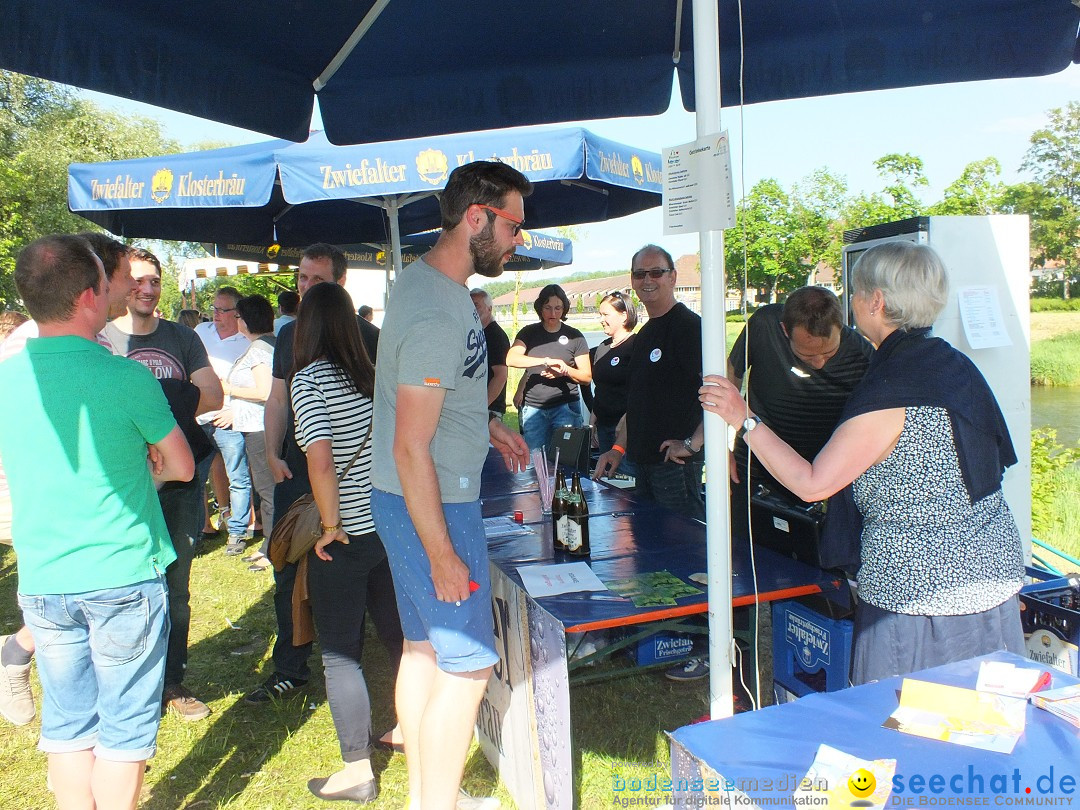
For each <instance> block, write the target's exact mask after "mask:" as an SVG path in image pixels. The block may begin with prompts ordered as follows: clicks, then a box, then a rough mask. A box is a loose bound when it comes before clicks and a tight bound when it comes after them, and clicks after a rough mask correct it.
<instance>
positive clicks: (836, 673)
mask: <svg viewBox="0 0 1080 810" xmlns="http://www.w3.org/2000/svg"><path fill="white" fill-rule="evenodd" d="M817 604H824V600H820V601H819V602H818V603H817ZM772 630H773V680H774V681H775V682H776V685H777V686H779V687H782V688H783V690H785V692H787V693H790V694H791V695H795V696H798V697H802V696H803V695H808V694H810V693H811V692H835V691H837V690H839V689H843V688H844V687H846V686H847V685H848V673H849V671H850V669H851V649H852V635H853V632H854V627H853V624H852V621H851V620H850V619H846V618H830V617H829V616H825V615H823V614H822V613H819V612H818V611H816V610H812V609H811V608H809V607H808V606H806V605H804V604H800V603H799V602H794V601H787V602H774V603H773V615H772ZM777 694H778V695H783V694H784V693H783V692H779V691H778V693H777ZM785 697H786V695H785Z"/></svg>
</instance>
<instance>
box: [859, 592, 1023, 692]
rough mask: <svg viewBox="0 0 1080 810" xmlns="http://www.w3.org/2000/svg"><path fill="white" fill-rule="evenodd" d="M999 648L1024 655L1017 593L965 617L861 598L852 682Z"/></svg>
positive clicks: (886, 676) (908, 670)
mask: <svg viewBox="0 0 1080 810" xmlns="http://www.w3.org/2000/svg"><path fill="white" fill-rule="evenodd" d="M996 650H1008V651H1009V652H1014V653H1018V654H1020V655H1024V631H1023V630H1022V629H1021V627H1020V602H1019V600H1018V599H1017V598H1016V596H1012V597H1010V598H1009V599H1007V600H1005V601H1004V602H1003V603H1001V604H1000V605H998V606H997V607H995V608H990V610H985V611H983V612H982V613H969V614H966V615H963V616H912V615H909V614H906V613H893V612H891V611H888V610H882V609H881V608H879V607H875V606H874V605H871V604H869V603H867V602H860V603H859V606H858V607H857V608H856V610H855V649H854V651H853V652H852V661H851V683H852V685H853V686H858V685H859V684H861V683H868V682H870V681H878V680H881V679H882V678H891V677H893V676H895V675H907V674H908V673H911V672H916V671H918V670H920V669H927V668H929V667H936V666H940V665H941V664H949V663H952V662H953V661H963V660H965V659H968V658H974V657H975V656H978V655H985V654H986V653H991V652H994V651H996Z"/></svg>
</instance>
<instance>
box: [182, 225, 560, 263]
mask: <svg viewBox="0 0 1080 810" xmlns="http://www.w3.org/2000/svg"><path fill="white" fill-rule="evenodd" d="M438 235H439V232H438V231H427V232H425V233H417V234H411V235H409V236H406V237H404V241H405V244H404V245H402V247H401V251H402V261H403V262H404V264H405V265H408V264H409V263H410V262H412V261H414V260H415V259H418V258H420V256H422V255H423V254H424V253H426V252H427V251H428V249H429V248H430V247H431V246H432V245H434V244H435V240H436V239H437V238H438ZM521 236H522V239H523V240H524V242H525V244H523V245H522V246H521V247H519V248H518V249H517V252H516V253H514V255H513V256H511V257H510V260H509V261H508V262H507V263H506V270H507V271H508V272H516V271H519V270H520V271H525V270H547V269H549V268H552V267H563V266H566V265H568V264H571V263H572V262H573V261H574V244H573V241H572V240H570V239H567V238H566V237H565V236H559V235H558V234H552V233H544V232H543V231H530V230H528V229H523V230H522V232H521ZM340 247H341V249H342V250H343V251H344V252H345V257H346V259H347V260H348V262H349V267H350V268H356V269H359V270H386V269H387V267H388V266H389V263H390V251H389V250H387V245H383V244H377V243H366V244H358V245H341V246H340ZM203 249H204V250H205V251H206V252H207V253H209V254H210V255H211V256H216V257H218V258H221V259H234V260H237V261H249V262H260V263H262V262H270V263H274V264H280V265H286V266H288V265H292V266H296V265H297V264H299V263H300V254H301V253H302V252H303V249H302V248H299V247H292V248H285V247H282V246H281V245H276V244H275V245H244V244H239V243H235V242H229V243H225V244H221V245H215V244H211V243H204V244H203Z"/></svg>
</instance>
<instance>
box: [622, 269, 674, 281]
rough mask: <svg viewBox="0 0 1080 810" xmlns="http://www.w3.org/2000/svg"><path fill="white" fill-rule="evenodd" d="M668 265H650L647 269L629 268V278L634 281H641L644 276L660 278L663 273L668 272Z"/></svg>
mask: <svg viewBox="0 0 1080 810" xmlns="http://www.w3.org/2000/svg"><path fill="white" fill-rule="evenodd" d="M670 272H671V268H670V267H650V268H649V269H648V270H631V271H630V278H632V279H634V281H641V280H642V279H643V278H645V276H648V277H649V278H660V277H661V276H662V275H664V273H670Z"/></svg>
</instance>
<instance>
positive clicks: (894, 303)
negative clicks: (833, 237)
mask: <svg viewBox="0 0 1080 810" xmlns="http://www.w3.org/2000/svg"><path fill="white" fill-rule="evenodd" d="M851 284H852V287H853V288H854V289H853V291H854V292H855V293H863V294H864V295H869V294H870V293H873V292H874V290H881V294H882V297H883V298H884V299H885V306H884V315H885V318H886V319H887V320H888V321H889V322H890V323H892V324H894V325H895V326H896V327H897V328H898V329H919V328H921V327H926V326H932V325H933V323H934V321H935V320H936V319H937V316H938V315H940V314H941V310H943V309H944V308H945V304H946V302H947V301H948V297H949V274H948V272H947V271H946V270H945V264H944V263H943V262H942V261H941V257H940V256H938V254H937V251H935V250H934V249H933V248H932V247H930V246H929V245H917V244H915V243H914V242H886V243H885V244H883V245H876V246H874V247H872V248H870V249H869V250H867V251H866V252H865V253H863V254H862V255H861V256H860V257H859V259H858V261H856V262H855V267H854V268H852V271H851Z"/></svg>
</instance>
